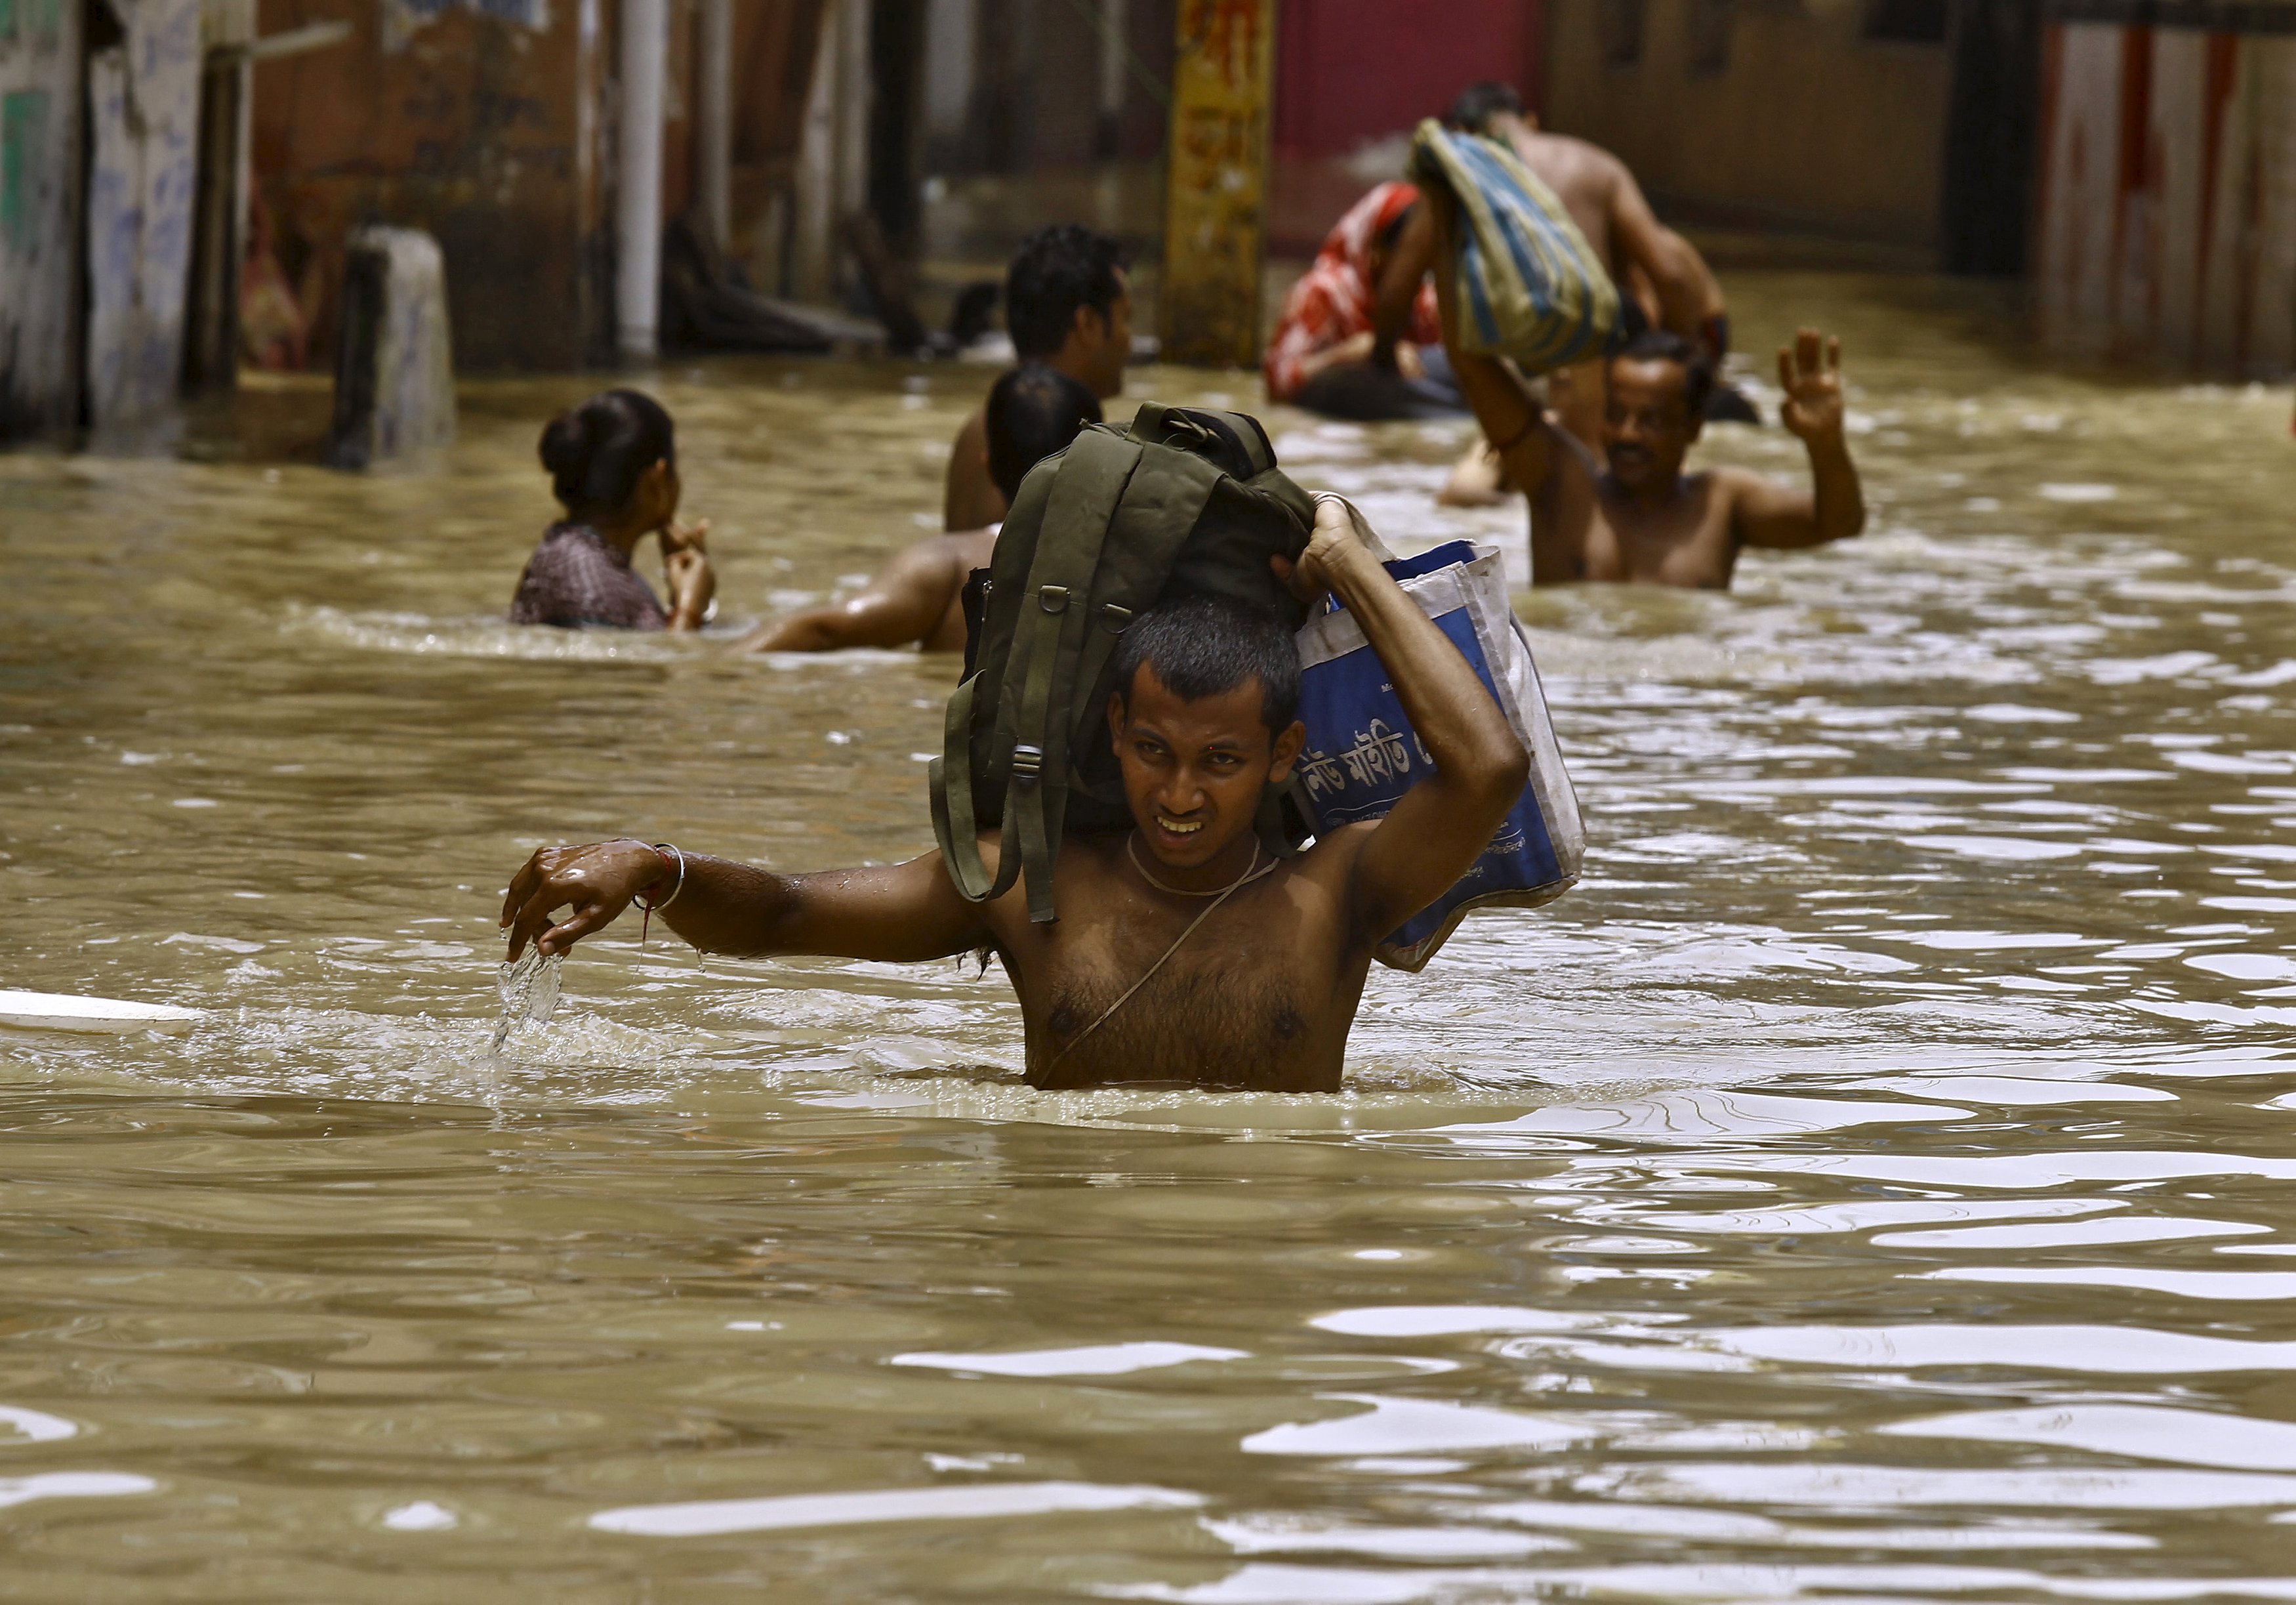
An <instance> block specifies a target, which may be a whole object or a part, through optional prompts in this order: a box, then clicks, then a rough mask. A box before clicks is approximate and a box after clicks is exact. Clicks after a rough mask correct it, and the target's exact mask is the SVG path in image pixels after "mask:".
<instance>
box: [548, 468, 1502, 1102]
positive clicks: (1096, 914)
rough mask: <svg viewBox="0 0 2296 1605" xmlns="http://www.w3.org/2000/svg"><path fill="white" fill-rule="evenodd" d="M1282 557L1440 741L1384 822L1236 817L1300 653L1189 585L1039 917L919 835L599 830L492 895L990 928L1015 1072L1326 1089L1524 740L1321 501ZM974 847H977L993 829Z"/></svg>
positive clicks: (1150, 660)
mask: <svg viewBox="0 0 2296 1605" xmlns="http://www.w3.org/2000/svg"><path fill="white" fill-rule="evenodd" d="M1275 564H1276V566H1277V568H1278V570H1279V571H1283V570H1285V569H1286V568H1287V566H1288V565H1286V564H1283V560H1282V559H1280V558H1278V559H1275ZM1283 577H1284V578H1285V579H1286V580H1288V581H1289V582H1290V583H1291V584H1292V588H1293V589H1294V590H1295V591H1297V592H1299V593H1300V594H1302V595H1303V596H1305V595H1312V594H1315V593H1316V592H1319V591H1321V590H1322V589H1323V588H1326V587H1328V588H1330V589H1331V590H1332V591H1333V592H1334V593H1336V594H1337V595H1338V597H1340V599H1341V601H1342V602H1344V603H1345V604H1346V605H1347V607H1348V609H1349V612H1350V613H1354V614H1355V616H1356V618H1357V620H1358V621H1361V623H1362V625H1363V629H1364V633H1365V636H1366V637H1367V638H1369V640H1370V642H1371V645H1372V646H1373V648H1374V650H1375V651H1376V652H1377V653H1378V654H1379V658H1380V662H1381V663H1382V664H1384V665H1385V666H1386V668H1387V671H1388V673H1389V674H1390V676H1391V677H1392V679H1393V682H1394V685H1395V688H1396V691H1397V693H1398V695H1399V696H1400V697H1401V698H1402V701H1403V705H1404V708H1405V711H1406V712H1408V713H1409V714H1410V716H1411V722H1412V724H1413V726H1414V727H1415V729H1416V730H1417V732H1418V736H1419V739H1420V742H1421V744H1422V745H1423V746H1424V747H1425V748H1426V750H1427V752H1428V753H1429V754H1430V755H1431V757H1432V759H1433V761H1434V770H1433V773H1432V774H1431V776H1430V777H1429V778H1426V779H1424V780H1422V781H1421V782H1419V784H1418V785H1416V786H1414V787H1413V788H1412V789H1411V790H1410V791H1409V792H1407V793H1406V794H1405V795H1404V797H1403V799H1402V800H1401V801H1400V802H1398V803H1397V804H1396V806H1395V809H1394V811H1392V812H1390V814H1389V815H1388V816H1387V817H1386V818H1385V819H1381V820H1377V821H1367V822H1365V823H1361V824H1356V825H1349V826H1345V827H1341V828H1340V829H1338V830H1335V831H1333V832H1332V833H1331V834H1330V835H1326V836H1324V837H1323V838H1322V839H1320V840H1318V841H1317V842H1316V844H1315V845H1314V846H1313V847H1312V848H1310V849H1309V850H1308V851H1307V852H1304V853H1302V854H1300V856H1298V857H1297V858H1292V859H1288V860H1276V859H1272V858H1271V857H1270V855H1269V854H1268V852H1267V849H1266V848H1264V847H1262V846H1261V845H1260V844H1259V838H1258V836H1257V835H1255V834H1254V832H1253V829H1252V821H1253V816H1254V814H1255V813H1256V811H1258V808H1259V801H1260V796H1261V794H1262V793H1263V792H1264V791H1265V789H1266V788H1267V786H1268V785H1270V784H1271V783H1277V782H1281V781H1283V780H1284V779H1285V778H1288V777H1289V776H1290V774H1291V772H1292V764H1293V762H1294V761H1296V760H1297V759H1298V757H1299V755H1300V746H1301V744H1302V743H1303V741H1304V740H1305V738H1306V731H1305V729H1304V728H1303V727H1302V726H1301V725H1300V723H1299V722H1298V720H1296V719H1295V718H1294V717H1293V714H1294V711H1295V706H1296V704H1297V702H1298V697H1299V687H1300V671H1299V660H1298V657H1297V655H1296V651H1295V648H1294V647H1293V646H1292V637H1291V633H1290V632H1289V630H1286V629H1285V628H1284V626H1283V622H1282V621H1279V620H1277V619H1275V618H1273V617H1272V616H1270V615H1268V614H1267V613H1262V612H1260V611H1259V610H1256V609H1253V608H1251V607H1248V606H1245V605H1242V604H1238V603H1234V602H1228V601H1225V600H1219V599H1214V598H1207V597H1193V598H1187V599H1185V600H1180V601H1177V602H1173V603H1168V604H1166V605H1161V606H1159V607H1157V608H1155V609H1153V610H1152V611H1150V612H1149V613H1144V614H1143V615H1142V616H1141V618H1140V619H1139V620H1137V621H1136V622H1134V623H1133V625H1132V626H1131V627H1130V628H1129V629H1128V630H1126V631H1125V634H1124V638H1123V640H1122V642H1121V644H1120V645H1119V648H1118V654H1117V657H1116V664H1117V684H1118V686H1119V687H1120V689H1119V691H1118V693H1117V694H1116V695H1114V696H1112V697H1111V698H1110V701H1109V707H1108V728H1109V736H1110V739H1111V742H1112V743H1113V745H1114V747H1115V752H1116V757H1117V761H1118V764H1119V768H1120V769H1121V770H1122V773H1123V778H1124V789H1125V794H1126V797H1127V799H1128V801H1129V802H1130V804H1131V811H1132V818H1133V821H1134V826H1135V828H1133V829H1132V830H1130V831H1128V832H1126V833H1124V834H1122V835H1106V836H1085V837H1078V836H1071V837H1070V838H1069V839H1068V840H1067V842H1066V843H1065V844H1064V845H1063V846H1062V850H1061V855H1060V859H1059V861H1058V863H1057V865H1056V866H1055V868H1054V889H1055V895H1056V896H1057V898H1058V900H1059V906H1060V909H1061V914H1062V918H1060V919H1059V920H1057V921H1056V922H1054V923H1051V924H1046V925H1035V924H1031V923H1030V921H1029V905H1028V899H1027V896H1026V894H1025V893H1024V891H1023V890H1022V888H1021V887H1020V886H1019V885H1015V886H1014V887H1013V890H1012V891H1011V892H1009V893H1006V894H1005V896H1003V897H1001V898H998V899H996V900H995V901H991V902H988V903H986V904H973V903H968V902H966V901H964V899H963V898H962V897H960V896H958V895H957V893H956V889H955V886H954V885H951V883H950V881H949V877H948V875H947V871H946V869H945V868H943V866H942V863H941V857H940V854H939V852H930V853H927V854H926V855H925V856H924V857H922V858H920V859H914V860H910V861H909V862H907V863H906V864H897V865H893V866H890V867H888V868H866V869H836V870H825V871H823V872H821V873H818V874H813V875H790V876H784V875H776V874H774V873H772V872H770V871H767V870H764V869H757V868H750V866H748V865H746V864H736V863H731V862H727V861H726V860H719V859H710V858H703V857H701V856H700V855H698V854H695V853H691V852H687V853H683V854H682V855H681V854H680V853H679V852H678V851H677V850H675V849H672V850H670V851H668V852H665V851H662V850H660V849H658V848H655V847H651V846H648V845H646V844H644V843H642V842H635V841H619V842H604V843H600V844H595V845H592V846H586V847H546V848H544V849H543V850H542V851H541V852H537V853H536V854H535V855H534V857H533V858H532V859H530V860H528V862H527V864H526V867H525V868H522V869H521V870H520V871H519V872H518V875H517V877H516V878H515V879H513V880H512V882H511V885H510V891H509V895H508V896H507V898H506V899H505V900H504V904H503V924H504V926H506V927H507V928H508V930H509V932H510V956H511V957H512V959H515V958H516V957H517V956H518V954H519V953H520V952H521V951H522V950H523V949H524V948H525V946H526V944H527V943H528V942H537V944H538V945H539V946H540V948H541V950H542V951H544V952H545V953H550V954H554V953H562V952H564V951H567V950H568V949H569V948H570V947H572V946H573V945H574V943H575V942H578V941H579V940H581V939H582V938H583V937H585V936H587V935H589V934H591V933H592V932H594V931H597V930H600V929H602V928H603V927H604V926H606V925H608V924H609V923H611V921H612V920H613V919H614V918H616V917H617V916H618V915H619V914H620V913H621V912H622V910H623V909H626V908H627V907H628V906H629V905H630V903H631V902H632V901H636V900H640V899H643V900H644V902H645V903H646V904H648V905H651V906H652V907H655V908H657V909H659V910H660V915H661V918H662V919H663V920H664V922H665V923H667V924H668V926H669V927H670V928H671V929H672V930H674V931H676V933H677V934H679V935H680V936H682V937H684V938H685V940H686V941H688V942H692V943H693V945H694V946H695V947H697V948H700V949H701V950H702V951H706V952H715V953H730V954H739V955H743V956H751V955H764V954H775V953H816V954H823V955H826V956H830V957H836V958H847V959H873V960H877V961H879V962H891V963H906V962H921V961H923V960H925V959H942V958H947V957H949V956H951V955H954V954H958V953H966V952H971V951H975V950H977V949H980V948H989V949H993V950H994V951H996V954H997V955H998V957H999V958H1000V959H1003V961H1004V965H1005V974H1006V975H1008V976H1010V977H1011V979H1012V982H1013V990H1014V991H1015V992H1018V993H1019V994H1020V1000H1021V1016H1022V1019H1023V1020H1024V1022H1025V1024H1026V1030H1027V1056H1028V1066H1029V1069H1028V1077H1029V1084H1030V1085H1032V1086H1036V1087H1044V1088H1054V1087H1080V1086H1095V1085H1103V1084H1107V1083H1111V1082H1186V1083H1192V1084H1194V1085H1199V1086H1208V1087H1250V1088H1258V1089H1262V1090H1266V1091H1286V1092H1329V1091H1337V1090H1338V1088H1339V1085H1340V1074H1341V1064H1342V1061H1343V1059H1344V1056H1345V1053H1346V1049H1347V1041H1348V1032H1349V1027H1350V1026H1351V1025H1353V1024H1354V1022H1355V1015H1356V1005H1357V1000H1358V999H1359V998H1360V997H1361V995H1362V992H1363V984H1364V975H1365V971H1366V970H1367V969H1368V967H1369V966H1370V963H1371V957H1372V947H1373V944H1374V942H1377V941H1378V940H1379V939H1380V938H1381V937H1382V936H1384V935H1386V934H1388V933H1389V932H1390V931H1392V930H1394V929H1395V928H1396V927H1397V926H1399V925H1401V924H1402V923H1403V922H1404V921H1405V920H1406V919H1408V918H1410V917H1411V916H1412V915H1414V914H1415V913H1417V912H1418V911H1419V910H1420V909H1423V908H1424V907H1426V906H1427V904H1429V903H1430V902H1431V901H1434V900H1435V899H1436V898H1437V897H1439V895H1441V894H1442V893H1444V892H1445V891H1446V890H1447V889H1448V888H1449V887H1450V886H1451V885H1452V884H1453V883H1454V882H1456V880H1457V879H1458V878H1459V877H1460V876H1461V875H1463V874H1464V873H1465V872H1466V870H1467V868H1468V867H1469V866H1470V865H1472V863H1473V862H1474V861H1475V859H1476V857H1477V856H1478V855H1479V854H1480V852H1482V850H1483V849H1484V847H1485V846H1486V845H1488V843H1489V841H1490V839H1491V835H1492V833H1493V832H1494V831H1496V830H1497V828H1498V826H1499V823H1500V821H1501V820H1502V819H1504V818H1505V815H1506V811H1507V810H1508V808H1509V807H1511V806H1512V805H1513V802H1514V801H1515V799H1516V798H1517V797H1519V796H1520V795H1521V793H1522V788H1523V784H1524V781H1525V778H1526V775H1527V773H1528V769H1529V760H1528V759H1527V758H1526V757H1525V756H1524V753H1523V749H1522V745H1521V742H1519V741H1518V740H1516V738H1515V735H1514V732H1513V728H1510V727H1509V725H1508V724H1507V721H1506V718H1505V714H1503V713H1502V712H1500V711H1499V708H1498V705H1497V704H1496V703H1494V702H1493V701H1492V700H1491V697H1490V694H1489V693H1488V692H1487V691H1486V690H1485V689H1484V688H1483V685H1482V682H1481V680H1480V679H1477V678H1476V675H1475V671H1473V670H1472V668H1471V667H1469V666H1468V663H1467V662H1466V660H1465V659H1464V658H1463V657H1462V656H1460V654H1459V652H1458V649H1457V648H1456V647H1455V646H1452V645H1451V643H1450V641H1449V640H1448V639H1447V638H1445V637H1444V635H1443V634H1442V632H1441V631H1440V630H1438V629H1436V627H1435V626H1434V625H1433V624H1432V623H1431V622H1430V621H1428V619H1427V617H1426V615H1425V614H1423V613H1421V612H1420V611H1419V608H1418V607H1417V605H1415V604H1414V603H1413V602H1412V601H1411V600H1410V599H1409V598H1408V597H1406V596H1405V595H1404V594H1403V591H1402V589H1401V588H1399V587H1398V585H1397V584H1396V583H1395V581H1394V580H1391V579H1390V578H1389V577H1388V574H1387V572H1386V571H1385V570H1384V569H1382V567H1381V566H1380V564H1379V560H1378V559H1377V558H1376V557H1374V556H1373V555H1372V553H1371V552H1370V551H1369V549H1367V548H1366V547H1365V545H1364V544H1363V543H1362V541H1361V540H1360V539H1357V536H1356V534H1355V533H1354V527H1353V524H1352V522H1351V521H1350V520H1349V517H1348V514H1347V513H1346V511H1345V509H1344V508H1343V507H1341V506H1339V505H1337V504H1335V503H1331V502H1326V503H1324V504H1323V506H1321V507H1319V508H1318V510H1317V513H1316V531H1315V536H1314V539H1312V540H1311V541H1310V542H1309V544H1308V549H1307V551H1306V552H1305V553H1303V554H1302V555H1301V557H1300V563H1299V565H1298V567H1297V569H1296V571H1292V572H1286V573H1284V575H1283ZM980 845H981V852H982V854H983V856H984V858H985V859H986V860H987V862H988V864H989V866H990V867H991V868H994V866H995V865H996V839H995V838H994V837H993V836H988V835H984V836H983V837H982V840H981V844H980ZM681 856H682V859H683V868H682V869H681V868H680V862H679V860H680V858H681ZM566 908H571V909H573V913H572V915H571V916H570V918H566V919H565V920H563V921H562V922H560V923H556V924H553V915H554V914H555V913H556V912H557V910H559V909H566ZM1199 918H1201V925H1199V924H1198V923H1197V922H1198V921H1199ZM1183 936H1185V941H1182V940H1181V939H1182V938H1183ZM1176 943H1177V947H1176V945H1175V944H1176ZM1144 976H1145V977H1146V981H1145V984H1142V981H1143V977H1144ZM1135 987H1137V989H1138V990H1137V991H1136V992H1135V991H1133V990H1132V989H1133V988H1135Z"/></svg>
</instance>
